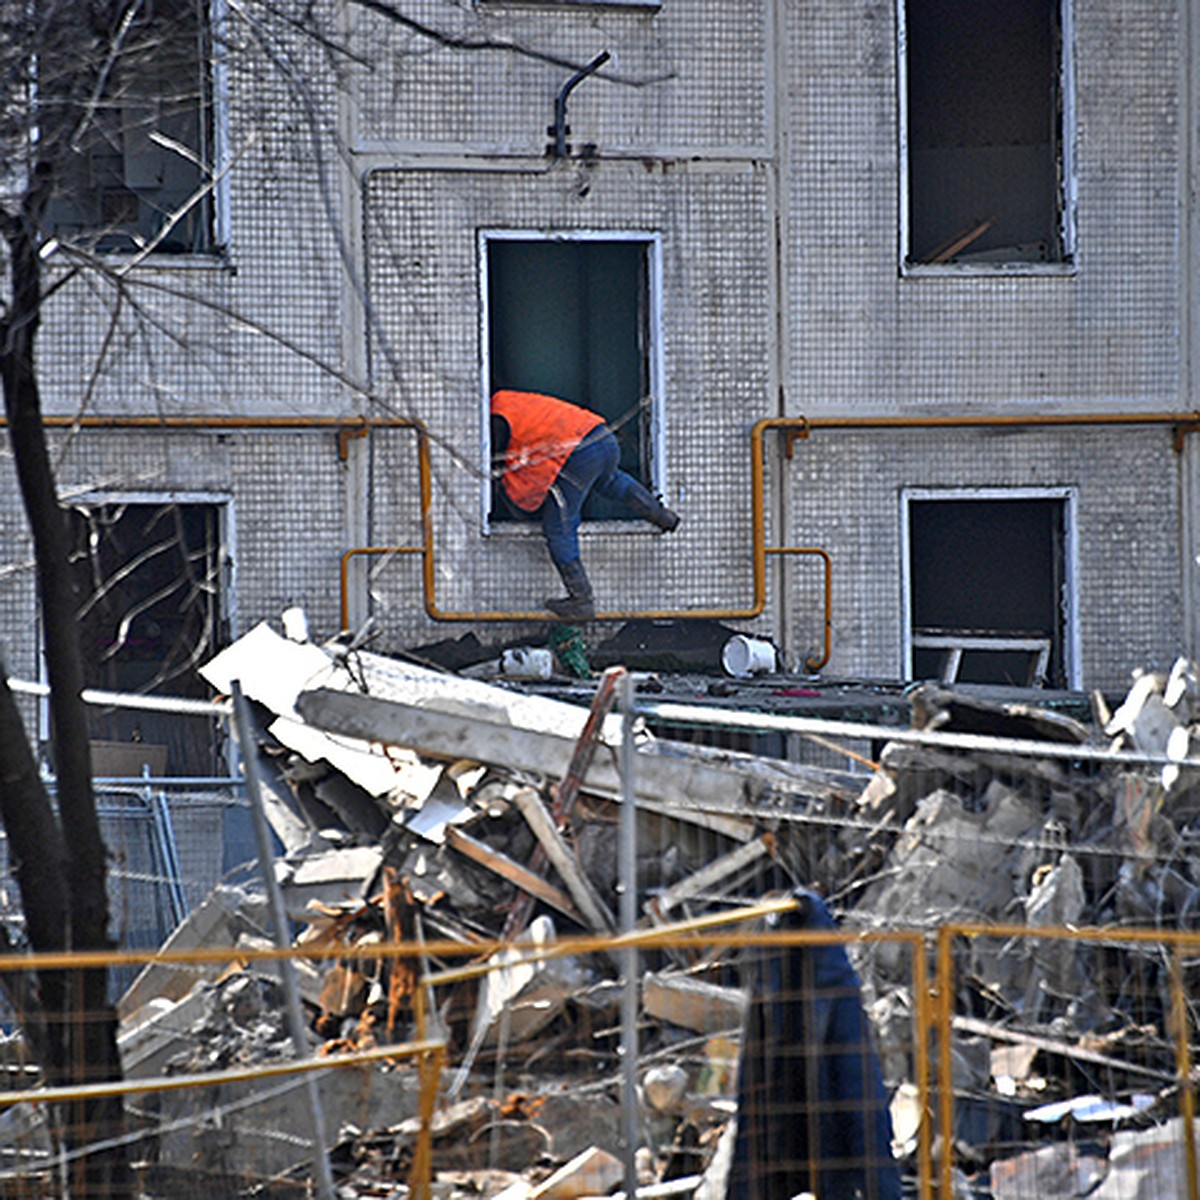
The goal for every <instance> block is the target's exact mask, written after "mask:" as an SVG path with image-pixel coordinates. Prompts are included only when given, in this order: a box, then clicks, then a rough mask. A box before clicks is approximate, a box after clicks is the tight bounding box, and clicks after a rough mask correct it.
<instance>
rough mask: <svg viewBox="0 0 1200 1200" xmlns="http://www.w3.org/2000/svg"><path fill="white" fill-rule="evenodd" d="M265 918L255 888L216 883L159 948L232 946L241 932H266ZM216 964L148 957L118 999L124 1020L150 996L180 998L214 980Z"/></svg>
mask: <svg viewBox="0 0 1200 1200" xmlns="http://www.w3.org/2000/svg"><path fill="white" fill-rule="evenodd" d="M268 923H269V916H268V911H267V900H266V896H265V895H264V894H263V893H262V892H261V891H260V890H258V889H256V888H255V889H247V888H239V887H229V886H226V885H223V884H219V885H218V886H217V887H216V888H214V889H213V891H211V892H210V893H209V894H208V896H207V897H205V899H204V900H203V901H202V902H201V903H200V904H198V905H197V906H196V907H195V908H193V909H192V911H191V912H190V913H189V914H188V915H187V917H186V918H185V919H184V921H183V922H182V923H181V924H180V925H178V926H177V927H176V929H175V931H174V932H173V933H172V934H171V936H170V937H169V938H168V939H167V940H166V941H165V942H164V943H163V945H162V947H161V949H162V951H163V952H164V953H166V954H185V953H186V952H187V951H189V950H201V949H219V948H222V947H227V946H233V945H235V943H236V942H237V940H238V938H239V937H241V936H243V935H244V934H255V935H262V934H264V932H265V930H266V927H267V925H268ZM223 969H224V968H223V966H222V964H220V963H194V964H193V963H165V962H150V963H148V964H147V965H146V966H145V967H143V968H142V970H141V971H140V972H139V973H138V974H137V976H136V977H135V978H134V980H133V982H132V983H131V984H130V985H129V987H128V988H126V990H125V993H124V995H122V997H121V999H120V1000H119V1001H118V1003H117V1016H118V1019H119V1020H122V1021H126V1020H128V1019H129V1018H130V1017H131V1016H132V1015H133V1014H134V1013H136V1012H137V1011H138V1009H140V1008H141V1007H142V1006H143V1005H145V1004H148V1003H149V1002H150V1001H152V1000H167V1001H175V1000H180V999H182V998H183V997H184V996H186V995H187V993H188V992H190V991H191V990H192V988H193V987H194V986H195V985H196V983H197V982H199V981H200V980H202V979H215V978H216V976H217V975H219V974H220V972H221V971H222V970H223Z"/></svg>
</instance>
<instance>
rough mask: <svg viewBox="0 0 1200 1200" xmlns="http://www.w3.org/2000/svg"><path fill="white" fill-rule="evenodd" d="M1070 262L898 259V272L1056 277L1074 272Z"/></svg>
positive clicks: (934, 276) (937, 275)
mask: <svg viewBox="0 0 1200 1200" xmlns="http://www.w3.org/2000/svg"><path fill="white" fill-rule="evenodd" d="M1078 273H1079V268H1078V266H1077V265H1076V264H1075V263H1073V262H1058V263H1049V262H1012V263H901V265H900V274H901V276H903V277H904V278H906V279H947V278H953V277H956V276H963V275H966V276H970V277H972V278H976V279H987V278H996V277H997V276H1002V277H1005V278H1009V277H1014V276H1016V277H1020V276H1048V277H1051V278H1058V277H1063V276H1071V275H1077V274H1078Z"/></svg>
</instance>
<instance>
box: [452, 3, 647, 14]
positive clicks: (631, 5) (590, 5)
mask: <svg viewBox="0 0 1200 1200" xmlns="http://www.w3.org/2000/svg"><path fill="white" fill-rule="evenodd" d="M475 4H476V7H478V8H585V9H595V8H628V9H636V10H640V11H644V12H658V10H659V9H660V8H662V0H475Z"/></svg>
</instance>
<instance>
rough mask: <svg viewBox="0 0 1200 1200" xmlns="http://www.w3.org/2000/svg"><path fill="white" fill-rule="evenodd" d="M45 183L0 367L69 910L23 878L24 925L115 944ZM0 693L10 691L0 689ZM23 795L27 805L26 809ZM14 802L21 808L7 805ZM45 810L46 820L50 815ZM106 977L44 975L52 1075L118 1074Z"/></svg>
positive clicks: (92, 1104) (102, 1108) (98, 1163)
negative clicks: (50, 420)
mask: <svg viewBox="0 0 1200 1200" xmlns="http://www.w3.org/2000/svg"><path fill="white" fill-rule="evenodd" d="M50 186H51V176H50V171H49V168H48V167H45V166H44V165H42V164H39V165H38V167H37V168H36V169H35V172H34V175H33V178H32V181H31V186H30V188H29V190H28V192H27V195H26V198H25V204H24V206H23V209H22V212H21V215H20V218H19V219H18V220H16V221H14V222H13V223H12V224H11V225H10V227H9V228H8V229H6V230H5V233H6V239H7V242H8V248H9V256H10V269H11V271H12V290H11V297H12V299H11V304H10V307H9V310H8V313H7V314H6V317H5V319H4V321H3V322H2V323H0V334H2V336H3V343H2V350H3V353H2V357H0V376H2V379H3V388H4V404H5V410H6V412H7V415H8V425H9V435H10V438H11V442H12V449H13V458H14V461H15V464H16V468H17V476H18V480H19V482H20V486H21V495H22V498H23V500H24V503H25V512H26V516H27V518H28V520H29V527H30V531H31V533H32V535H33V543H34V553H35V557H36V562H37V579H38V589H39V599H40V603H41V610H42V618H43V631H44V640H45V654H46V669H47V676H48V680H49V684H50V713H51V718H52V722H53V728H52V733H51V737H52V745H53V750H54V766H55V773H56V775H57V778H58V810H59V830H58V836H57V838H55V839H54V840H53V842H52V843H51V846H52V848H54V847H57V848H61V850H62V852H63V854H64V855H65V859H64V860H60V861H64V862H65V868H66V872H65V881H66V885H67V886H66V887H65V889H64V892H63V893H62V894H64V895H65V896H66V902H65V908H66V913H65V914H64V913H63V912H62V911H60V909H59V902H58V901H48V898H47V897H46V895H45V894H44V890H43V888H42V887H40V886H38V887H36V888H35V887H32V886H31V887H30V888H29V890H28V891H26V884H27V883H28V882H29V880H28V879H27V878H25V879H22V893H21V898H22V904H23V906H24V907H25V910H26V916H27V919H28V920H29V921H30V924H31V936H32V928H33V926H35V925H36V926H37V927H38V929H39V930H40V933H39V936H41V937H45V938H47V939H48V940H49V941H51V942H53V941H57V942H58V943H59V944H60V945H63V946H65V947H67V948H69V949H76V950H103V949H109V948H111V946H112V942H111V940H110V938H109V936H108V896H107V891H106V887H105V848H104V843H103V841H102V839H101V834H100V823H99V819H98V817H97V814H96V805H95V798H94V796H93V793H92V778H91V755H90V750H89V745H88V724H87V713H86V710H85V707H84V703H83V696H82V693H83V663H82V659H81V656H80V649H79V638H78V631H77V624H76V614H77V612H78V602H77V600H76V597H75V588H74V583H73V580H72V577H71V573H70V569H69V563H68V540H67V526H66V520H65V516H64V514H63V511H62V509H61V507H60V506H59V503H58V494H57V490H56V488H55V483H54V472H53V469H52V467H51V465H50V457H49V454H48V452H47V448H46V439H45V431H44V429H43V426H42V414H41V399H40V394H39V390H38V381H37V373H36V367H35V362H34V343H35V340H36V336H37V329H38V324H39V321H40V316H41V272H40V265H41V264H40V259H39V257H38V240H37V235H36V230H37V228H38V225H39V222H40V217H41V214H42V212H43V211H44V209H45V204H46V199H47V196H48V195H49V190H50ZM4 691H5V694H7V687H6V688H5V689H4ZM9 703H10V705H11V697H9ZM13 710H14V711H15V706H13ZM0 716H3V714H2V713H0ZM18 723H19V717H18ZM10 728H11V727H10ZM6 732H7V730H6ZM21 747H22V748H23V750H24V756H23V755H22V753H21V751H20V749H17V750H15V751H14V747H13V746H12V745H11V743H10V742H9V741H8V739H7V738H6V739H4V740H3V741H2V742H0V773H3V774H4V775H5V776H8V775H12V776H13V777H14V778H18V779H22V780H26V781H27V771H28V763H27V762H23V761H22V758H23V757H28V755H29V751H28V746H27V745H26V744H25V742H24V737H23V735H22V738H21ZM18 797H19V799H18V798H16V797H14V798H10V799H11V801H12V802H11V803H7V802H6V804H5V805H4V808H3V811H2V813H0V815H2V816H3V818H4V822H5V828H6V829H7V830H8V832H9V834H10V836H11V837H13V838H14V850H15V849H16V848H17V845H16V840H15V839H16V838H25V837H26V836H27V835H28V832H29V831H31V830H33V829H37V830H38V831H39V835H40V833H41V832H44V830H43V826H44V825H45V822H46V819H47V814H46V813H45V812H44V811H43V809H44V808H48V803H47V802H46V801H45V797H44V795H43V796H42V797H41V798H40V799H39V798H38V797H37V796H36V795H35V794H34V793H32V792H31V791H30V790H29V789H28V787H26V788H24V789H23V790H19V791H18ZM23 801H24V802H28V803H29V804H30V805H31V808H30V809H29V810H28V811H26V810H25V804H24V803H22V802H23ZM14 808H15V809H18V810H20V811H19V812H18V813H14V812H10V810H11V809H14ZM10 818H11V819H12V822H13V823H12V824H10ZM49 819H50V820H51V821H52V820H53V815H52V814H50V816H49ZM14 830H15V831H16V832H14ZM52 852H53V849H52ZM39 856H40V853H39ZM34 861H36V859H35V860H34ZM43 905H46V907H43ZM51 905H52V906H53V907H51ZM31 908H32V909H33V910H34V911H33V913H31V912H30V909H31ZM64 916H65V918H66V920H65V926H64V925H63V920H64ZM55 925H58V926H59V927H60V928H62V933H61V935H59V936H58V937H57V938H55V936H54V933H53V928H54V926H55ZM46 974H49V973H46ZM107 983H108V980H107V972H106V971H105V970H103V969H102V968H88V969H86V970H80V971H78V972H75V973H74V974H73V975H72V976H71V977H70V985H69V986H63V981H61V980H60V981H59V982H58V984H56V985H54V986H52V987H50V988H47V987H46V986H45V984H43V987H42V989H41V990H42V995H43V999H45V1000H50V999H51V998H52V997H54V996H55V995H57V996H58V1001H57V1003H55V1004H54V1006H53V1007H54V1009H55V1010H57V1011H54V1012H52V1013H50V1014H48V1020H47V1028H48V1030H51V1031H53V1030H56V1029H57V1028H61V1029H62V1030H63V1031H64V1034H65V1036H63V1037H62V1038H61V1039H59V1040H60V1045H59V1047H58V1048H56V1050H55V1051H53V1052H52V1055H53V1058H54V1059H55V1060H56V1061H54V1062H52V1063H49V1064H47V1066H48V1067H49V1068H50V1069H51V1071H55V1070H57V1072H60V1073H61V1077H60V1078H59V1079H57V1080H56V1082H68V1081H69V1082H77V1083H84V1082H88V1081H91V1080H99V1079H104V1080H108V1079H119V1078H120V1076H121V1064H120V1058H119V1056H118V1053H117V1043H116V1014H115V1011H114V1009H113V1007H112V1005H111V1004H110V1003H109V1000H108V989H107ZM60 1022H61V1024H60ZM60 1054H61V1058H59V1055H60ZM68 1109H69V1111H68V1112H66V1113H65V1114H64V1123H65V1126H66V1134H65V1136H66V1139H67V1142H68V1146H69V1147H70V1148H71V1149H73V1150H83V1149H84V1148H85V1147H86V1146H88V1145H90V1144H92V1143H93V1142H105V1141H109V1140H110V1139H113V1138H115V1137H119V1135H120V1134H121V1133H122V1132H123V1130H124V1108H123V1105H122V1102H121V1100H120V1098H119V1097H112V1098H99V1099H87V1100H78V1101H75V1102H72V1103H71V1104H70V1105H69V1106H68ZM127 1159H128V1156H127V1154H126V1152H125V1150H124V1147H123V1146H117V1147H116V1148H109V1149H106V1150H101V1151H98V1152H96V1153H92V1154H85V1155H84V1156H82V1157H81V1158H76V1159H73V1160H72V1167H71V1171H70V1179H71V1195H72V1197H84V1196H87V1197H95V1196H106V1197H107V1196H114V1197H125V1196H132V1194H133V1192H132V1178H131V1174H130V1172H129V1169H128V1161H127Z"/></svg>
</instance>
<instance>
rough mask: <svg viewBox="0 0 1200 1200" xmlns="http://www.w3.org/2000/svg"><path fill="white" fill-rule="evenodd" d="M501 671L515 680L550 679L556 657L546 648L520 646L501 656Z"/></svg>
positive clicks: (506, 651)
mask: <svg viewBox="0 0 1200 1200" xmlns="http://www.w3.org/2000/svg"><path fill="white" fill-rule="evenodd" d="M500 670H501V671H503V672H504V674H505V675H511V676H512V677H513V678H514V679H549V678H550V675H551V672H552V671H553V670H554V656H553V655H552V654H551V653H550V651H549V650H547V649H545V648H540V647H534V646H518V647H517V648H516V649H515V650H505V651H504V652H503V654H501V655H500Z"/></svg>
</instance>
